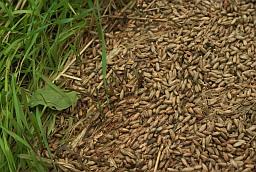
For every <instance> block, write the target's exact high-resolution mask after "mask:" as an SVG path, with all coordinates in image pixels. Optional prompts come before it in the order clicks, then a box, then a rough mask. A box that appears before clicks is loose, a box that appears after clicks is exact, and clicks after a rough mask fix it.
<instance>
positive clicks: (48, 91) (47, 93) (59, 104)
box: [29, 85, 78, 111]
mask: <svg viewBox="0 0 256 172" xmlns="http://www.w3.org/2000/svg"><path fill="white" fill-rule="evenodd" d="M57 88H58V87H57ZM77 99H78V97H77V95H76V93H75V92H74V91H72V92H69V93H65V92H64V91H63V90H61V89H60V88H58V90H56V86H55V88H52V87H51V86H49V85H48V86H46V87H45V88H43V89H38V90H37V91H36V92H35V93H34V94H33V95H32V97H31V98H30V102H29V106H30V107H35V106H38V105H45V106H47V107H49V108H51V109H54V110H58V111H60V110H63V109H67V108H69V107H70V106H73V105H74V104H75V103H76V101H77Z"/></svg>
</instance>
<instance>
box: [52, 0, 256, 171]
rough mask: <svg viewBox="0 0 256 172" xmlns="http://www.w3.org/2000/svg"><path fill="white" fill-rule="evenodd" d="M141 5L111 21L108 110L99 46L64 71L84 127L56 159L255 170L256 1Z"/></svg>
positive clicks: (75, 163) (95, 165)
mask: <svg viewBox="0 0 256 172" xmlns="http://www.w3.org/2000/svg"><path fill="white" fill-rule="evenodd" d="M141 2H142V3H141V4H138V5H140V6H139V9H138V10H137V12H136V11H135V10H132V11H129V10H126V11H124V13H122V14H120V12H116V14H115V16H117V17H114V16H112V17H110V18H109V20H111V23H114V24H115V25H114V26H112V29H111V30H110V31H108V32H107V33H105V37H106V44H107V47H108V51H107V54H108V56H107V64H108V74H107V77H108V84H107V90H108V94H109V96H110V97H109V99H110V105H109V106H108V105H107V103H106V102H105V101H106V97H105V92H104V89H103V76H102V69H101V44H100V41H98V40H96V42H95V43H93V44H92V46H91V47H89V48H88V49H87V50H86V52H85V54H84V55H83V56H82V57H81V59H82V61H83V63H81V62H79V63H77V64H76V65H74V66H73V67H72V68H71V69H70V70H69V71H68V72H67V73H66V74H67V75H73V76H76V77H78V78H80V79H78V80H76V81H73V82H72V83H71V85H72V88H74V89H76V90H80V91H82V92H83V93H84V95H85V96H84V98H83V99H82V100H81V102H79V103H78V108H79V109H78V110H77V113H78V115H79V118H82V119H83V120H80V124H78V127H77V129H76V130H77V135H74V136H73V137H74V140H72V141H70V142H69V144H68V145H67V146H66V147H68V148H70V149H71V150H72V151H74V152H73V153H70V152H71V151H70V150H69V149H68V148H67V149H63V151H62V155H60V156H59V157H57V158H56V159H57V160H58V161H60V162H66V163H69V165H70V169H76V170H77V171H83V170H85V169H90V170H92V171H116V172H121V171H130V172H132V171H134V172H139V171H147V172H150V171H154V172H155V171H159V172H160V171H161V172H167V171H170V172H176V171H177V172H178V171H191V172H192V171H193V172H194V171H227V172H230V171H241V172H251V171H253V169H254V168H255V165H256V138H255V137H256V37H255V36H256V29H255V28H256V27H255V26H256V4H255V2H254V1H246V0H243V1H235V0H231V1H228V0H191V1H190V0H184V1H182V0H173V1H165V0H163V1H141ZM124 14H125V16H126V17H125V18H124V17H122V16H124ZM118 16H119V17H118ZM109 27H110V26H109ZM68 150H69V151H68ZM67 152H69V153H67ZM75 155H76V156H75ZM79 157H80V158H79Z"/></svg>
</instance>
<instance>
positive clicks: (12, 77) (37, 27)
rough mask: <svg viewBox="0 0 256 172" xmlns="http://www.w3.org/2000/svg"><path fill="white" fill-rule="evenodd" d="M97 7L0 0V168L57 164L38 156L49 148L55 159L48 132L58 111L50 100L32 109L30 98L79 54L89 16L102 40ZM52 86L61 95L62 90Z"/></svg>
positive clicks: (39, 168)
mask: <svg viewBox="0 0 256 172" xmlns="http://www.w3.org/2000/svg"><path fill="white" fill-rule="evenodd" d="M97 7H98V6H97ZM94 9H95V8H94V3H93V2H92V1H90V0H89V1H82V0H75V1H69V0H62V1H53V0H20V1H9V0H4V1H0V40H1V44H0V171H1V172H5V171H48V170H47V169H48V167H49V166H50V167H54V166H55V165H54V163H52V162H53V161H51V160H49V159H43V158H40V154H41V151H42V150H43V149H45V148H46V149H47V150H48V153H49V156H50V157H51V159H52V158H53V157H52V155H51V152H50V149H49V145H48V142H47V136H48V135H49V134H50V131H51V130H52V127H53V126H54V123H55V115H56V111H49V110H47V111H46V109H48V108H47V107H48V104H43V108H41V107H39V106H35V107H33V108H31V106H30V103H31V102H30V98H31V95H32V94H33V93H35V92H36V91H37V90H39V89H40V88H44V87H45V85H50V81H51V80H53V79H54V78H56V76H57V75H58V73H59V72H60V71H61V70H62V69H63V67H64V65H65V64H66V63H67V61H69V60H70V57H72V56H74V55H77V54H79V53H78V52H79V44H80V40H81V38H82V37H81V35H83V33H84V32H85V31H86V29H87V28H88V27H89V26H88V23H90V22H88V20H91V17H96V18H97V26H98V31H99V33H100V34H99V36H100V38H101V39H102V41H103V42H104V36H103V32H102V27H101V25H100V21H99V11H96V12H95V10H94ZM98 9H99V7H98ZM103 46H104V47H103V66H104V67H103V72H104V75H106V59H105V58H106V52H104V51H106V45H105V44H104V45H103ZM104 49H105V50H104ZM104 60H105V61H104ZM47 78H49V79H47ZM46 83H48V84H46ZM51 87H52V88H54V90H56V89H57V91H58V92H59V93H61V94H63V91H62V90H61V89H59V88H56V87H55V86H54V85H53V86H51ZM45 102H46V101H45ZM46 124H47V125H46ZM46 131H49V132H47V133H46ZM47 165H49V166H47ZM55 170H56V167H55Z"/></svg>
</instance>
